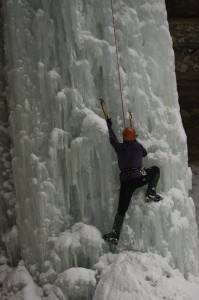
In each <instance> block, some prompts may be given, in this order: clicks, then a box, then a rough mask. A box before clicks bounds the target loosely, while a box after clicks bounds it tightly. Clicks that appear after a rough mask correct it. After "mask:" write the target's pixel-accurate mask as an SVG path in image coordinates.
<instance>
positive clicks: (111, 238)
mask: <svg viewBox="0 0 199 300" xmlns="http://www.w3.org/2000/svg"><path fill="white" fill-rule="evenodd" d="M119 236H120V235H119V232H117V231H115V230H112V231H111V232H110V233H107V234H104V236H103V239H104V240H105V241H108V242H110V243H112V244H114V245H117V244H118V242H119Z"/></svg>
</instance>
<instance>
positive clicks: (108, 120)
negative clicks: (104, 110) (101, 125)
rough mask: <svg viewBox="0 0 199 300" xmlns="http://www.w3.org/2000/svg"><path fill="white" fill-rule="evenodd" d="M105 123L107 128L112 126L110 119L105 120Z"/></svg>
mask: <svg viewBox="0 0 199 300" xmlns="http://www.w3.org/2000/svg"><path fill="white" fill-rule="evenodd" d="M106 123H107V125H108V126H112V121H111V118H107V119H106Z"/></svg>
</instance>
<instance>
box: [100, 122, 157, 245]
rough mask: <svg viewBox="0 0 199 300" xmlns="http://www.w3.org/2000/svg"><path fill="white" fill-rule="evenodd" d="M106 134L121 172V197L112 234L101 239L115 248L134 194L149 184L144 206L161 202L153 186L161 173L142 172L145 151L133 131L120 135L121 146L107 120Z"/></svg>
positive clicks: (154, 167) (153, 171) (148, 170)
mask: <svg viewBox="0 0 199 300" xmlns="http://www.w3.org/2000/svg"><path fill="white" fill-rule="evenodd" d="M106 121H107V125H108V131H109V139H110V143H111V145H112V146H113V148H114V149H115V151H116V153H117V158H118V165H119V168H120V171H121V173H120V182H121V187H120V196H119V204H118V210H117V214H116V216H115V220H114V223H113V228H112V231H111V232H110V233H108V234H105V235H104V236H103V238H104V239H105V240H107V241H109V242H112V243H113V244H118V241H119V236H120V231H121V228H122V225H123V221H124V217H125V213H126V211H127V209H128V207H129V204H130V201H131V197H132V194H133V192H134V191H135V190H136V189H137V188H140V187H142V186H143V185H145V184H148V188H147V192H146V198H145V201H146V202H151V201H155V202H158V201H160V200H161V199H162V198H161V196H159V195H157V193H156V186H157V183H158V180H159V178H160V169H159V168H158V167H156V166H153V167H151V168H148V169H145V168H144V169H143V167H142V158H143V157H145V156H146V155H147V151H146V150H145V148H144V147H143V146H142V145H141V144H140V143H139V142H138V141H137V140H136V133H135V130H134V128H132V127H127V128H125V129H124V131H123V143H120V142H119V141H118V139H117V137H116V135H115V133H114V131H113V129H112V121H111V119H110V118H107V119H106Z"/></svg>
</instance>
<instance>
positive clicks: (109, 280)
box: [93, 252, 199, 300]
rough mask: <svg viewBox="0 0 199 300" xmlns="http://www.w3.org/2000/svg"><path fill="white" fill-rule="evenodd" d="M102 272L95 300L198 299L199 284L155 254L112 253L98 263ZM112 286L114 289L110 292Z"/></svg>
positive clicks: (97, 266)
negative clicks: (186, 278) (187, 278)
mask: <svg viewBox="0 0 199 300" xmlns="http://www.w3.org/2000/svg"><path fill="white" fill-rule="evenodd" d="M96 268H97V269H98V270H99V272H100V273H101V277H100V278H101V279H100V281H99V283H98V285H97V289H96V291H95V296H94V298H93V300H101V299H103V300H120V299H123V300H138V299H139V300H159V299H179V300H191V299H193V300H196V299H197V298H198V293H199V285H198V282H197V280H196V279H195V278H194V277H191V278H190V281H187V280H185V279H184V277H183V276H182V274H181V273H180V272H179V271H178V270H176V269H173V268H172V267H171V266H169V265H168V262H167V260H166V259H164V258H162V257H161V256H158V255H157V254H152V253H133V252H123V253H121V254H119V255H113V254H108V255H106V256H104V257H103V258H102V259H101V261H100V262H99V263H98V265H96ZM110 289H111V292H110Z"/></svg>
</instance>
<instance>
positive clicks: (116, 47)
mask: <svg viewBox="0 0 199 300" xmlns="http://www.w3.org/2000/svg"><path fill="white" fill-rule="evenodd" d="M111 10H112V20H113V31H114V37H115V49H116V56H117V71H118V80H119V86H120V98H121V103H122V112H123V121H124V127H126V124H125V116H124V100H123V95H122V84H121V76H120V65H119V54H118V46H117V38H116V32H115V17H114V10H113V0H111Z"/></svg>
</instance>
